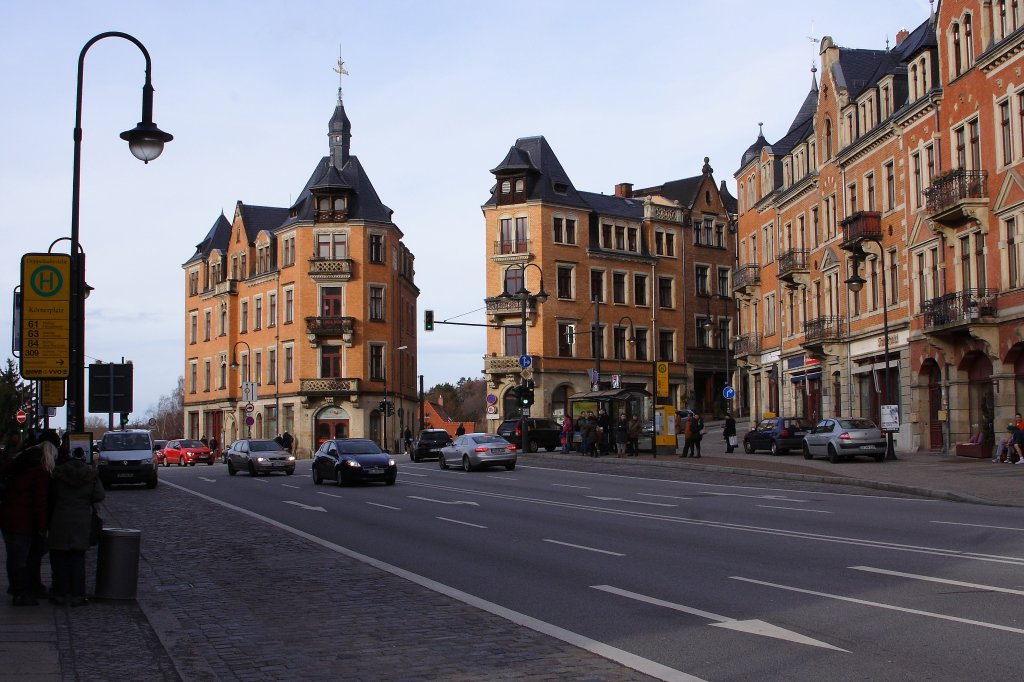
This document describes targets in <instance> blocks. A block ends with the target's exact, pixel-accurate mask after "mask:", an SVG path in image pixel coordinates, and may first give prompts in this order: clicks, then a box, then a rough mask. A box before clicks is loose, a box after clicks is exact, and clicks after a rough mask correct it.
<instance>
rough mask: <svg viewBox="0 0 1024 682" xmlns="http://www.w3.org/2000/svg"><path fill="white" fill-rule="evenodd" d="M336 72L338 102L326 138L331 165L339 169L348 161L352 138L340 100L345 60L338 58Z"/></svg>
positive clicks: (350, 123) (350, 124)
mask: <svg viewBox="0 0 1024 682" xmlns="http://www.w3.org/2000/svg"><path fill="white" fill-rule="evenodd" d="M334 70H335V71H336V72H337V73H338V104H337V105H336V106H335V107H334V115H333V116H331V121H330V123H328V124H327V139H328V140H330V145H331V165H332V166H334V167H335V168H337V169H338V170H341V169H342V168H344V167H345V164H347V163H348V152H349V145H350V142H351V140H352V122H351V121H349V120H348V116H347V115H346V114H345V103H344V102H343V101H342V92H341V77H342V76H344V75H348V71H346V70H345V62H343V61H341V59H340V58H339V59H338V65H337V66H336V67H334Z"/></svg>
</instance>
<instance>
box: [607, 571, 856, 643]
mask: <svg viewBox="0 0 1024 682" xmlns="http://www.w3.org/2000/svg"><path fill="white" fill-rule="evenodd" d="M591 587H592V588H594V589H595V590H601V591H602V592H608V593H610V594H617V595H619V596H620V597H626V598H628V599H635V600H637V601H640V602H644V603H645V604H651V605H653V606H663V607H665V608H666V609H672V610H673V611H682V612H683V613H688V614H690V615H691V616H698V617H700V618H705V619H707V620H714V621H718V622H716V623H712V625H713V626H714V627H720V628H726V629H727V630H736V631H738V632H746V633H749V634H751V635H761V636H762V637H774V638H775V639H782V640H785V641H787V642H793V643H795V644H807V645H809V646H816V647H821V648H822V649H832V650H833V651H842V652H843V653H845V654H848V653H850V652H849V651H847V650H846V649H840V648H839V647H837V646H833V645H832V644H828V643H826V642H822V641H820V640H817V639H812V638H810V637H807V636H805V635H801V634H800V633H797V632H793V631H792V630H786V629H785V628H780V627H779V626H777V625H772V624H771V623H768V622H765V621H763V620H757V619H753V620H736V619H735V618H730V617H728V616H720V615H718V614H717V613H711V612H710V611H703V610H701V609H695V608H693V607H692V606H684V605H682V604H675V603H673V602H670V601H664V600H662V599H657V598H656V597H648V596H647V595H643V594H638V593H636V592H630V591H628V590H623V589H620V588H618V587H612V586H611V585H591Z"/></svg>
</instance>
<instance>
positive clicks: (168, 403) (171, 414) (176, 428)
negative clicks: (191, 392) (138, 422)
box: [148, 376, 185, 440]
mask: <svg viewBox="0 0 1024 682" xmlns="http://www.w3.org/2000/svg"><path fill="white" fill-rule="evenodd" d="M184 399H185V377H183V376H180V377H178V386H177V388H175V389H174V390H173V391H171V392H170V393H168V394H166V395H162V396H160V400H159V401H158V402H157V406H156V408H154V409H151V410H150V411H149V413H148V417H149V419H150V420H151V421H152V423H153V425H152V427H151V428H152V431H153V437H154V438H161V439H168V440H169V439H171V438H177V437H178V436H180V435H181V434H182V433H184V431H185V409H184V407H183V404H184Z"/></svg>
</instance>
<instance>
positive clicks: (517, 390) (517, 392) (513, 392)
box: [508, 386, 523, 406]
mask: <svg viewBox="0 0 1024 682" xmlns="http://www.w3.org/2000/svg"><path fill="white" fill-rule="evenodd" d="M522 392H523V389H522V387H521V386H513V387H512V388H510V389H508V394H509V395H510V396H512V399H513V400H514V401H515V402H516V406H520V405H522V404H523V403H522V400H521V398H520V396H521V395H522Z"/></svg>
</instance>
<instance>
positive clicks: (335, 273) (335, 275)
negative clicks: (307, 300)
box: [309, 257, 352, 282]
mask: <svg viewBox="0 0 1024 682" xmlns="http://www.w3.org/2000/svg"><path fill="white" fill-rule="evenodd" d="M309 277H310V279H313V280H316V281H317V282H347V281H349V280H350V279H352V259H351V258H316V257H313V258H310V259H309Z"/></svg>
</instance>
